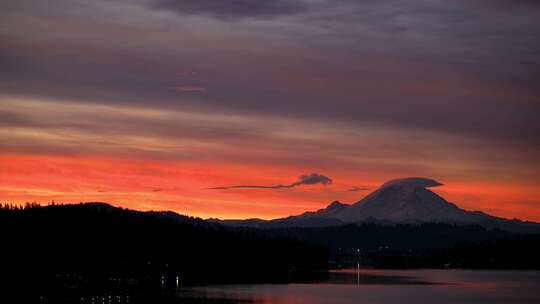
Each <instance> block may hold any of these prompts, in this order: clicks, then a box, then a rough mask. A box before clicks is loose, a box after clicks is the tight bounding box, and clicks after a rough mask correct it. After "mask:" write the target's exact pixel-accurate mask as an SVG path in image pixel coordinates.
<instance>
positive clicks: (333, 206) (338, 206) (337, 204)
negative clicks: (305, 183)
mask: <svg viewBox="0 0 540 304" xmlns="http://www.w3.org/2000/svg"><path fill="white" fill-rule="evenodd" d="M345 206H348V205H347V204H343V203H342V202H340V201H333V202H331V203H330V204H329V205H328V206H327V207H326V210H328V211H330V210H338V209H342V208H343V207H345Z"/></svg>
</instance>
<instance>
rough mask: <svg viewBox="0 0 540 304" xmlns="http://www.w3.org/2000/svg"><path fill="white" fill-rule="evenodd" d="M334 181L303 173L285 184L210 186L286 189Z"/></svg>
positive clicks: (216, 188)
mask: <svg viewBox="0 0 540 304" xmlns="http://www.w3.org/2000/svg"><path fill="white" fill-rule="evenodd" d="M331 183H332V179H331V178H329V177H327V176H324V175H321V174H318V173H311V174H306V175H301V176H300V177H299V179H298V181H296V182H294V183H291V184H285V185H270V186H265V185H235V186H225V187H213V188H208V189H210V190H226V189H239V188H256V189H284V188H293V187H298V186H301V185H315V184H322V185H325V186H326V185H329V184H331Z"/></svg>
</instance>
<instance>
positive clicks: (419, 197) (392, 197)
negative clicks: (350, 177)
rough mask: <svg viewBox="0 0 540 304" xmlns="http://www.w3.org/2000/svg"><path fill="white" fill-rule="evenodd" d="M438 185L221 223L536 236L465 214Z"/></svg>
mask: <svg viewBox="0 0 540 304" xmlns="http://www.w3.org/2000/svg"><path fill="white" fill-rule="evenodd" d="M440 185H442V183H440V182H438V181H436V180H434V179H430V178H423V177H408V178H402V179H394V180H390V181H388V182H386V183H384V184H383V185H382V186H381V187H379V188H378V189H376V190H375V191H373V192H371V193H370V194H368V195H367V196H366V197H364V198H363V199H361V200H360V201H358V202H356V203H353V204H350V205H349V204H343V203H341V202H338V201H334V202H332V203H330V204H329V205H328V206H327V207H326V208H324V209H319V210H317V211H314V212H305V213H303V214H300V215H297V216H289V217H285V218H279V219H274V220H269V221H265V220H260V219H250V220H225V221H219V222H220V223H223V224H226V225H231V226H249V227H260V228H282V227H324V226H336V225H343V224H348V223H376V224H383V225H393V224H420V223H445V224H454V225H479V226H482V227H484V228H488V229H501V230H506V231H511V232H522V233H523V232H525V233H527V232H531V233H539V232H540V224H539V223H535V222H526V221H521V220H517V219H512V220H510V219H504V218H500V217H495V216H492V215H489V214H486V213H483V212H480V211H467V210H464V209H461V208H459V207H458V206H456V205H455V204H453V203H450V202H448V201H446V200H445V199H444V198H442V197H441V196H439V195H438V194H436V193H434V192H433V191H430V190H429V189H428V188H431V187H437V186H440Z"/></svg>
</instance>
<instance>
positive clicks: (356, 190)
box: [347, 187, 369, 192]
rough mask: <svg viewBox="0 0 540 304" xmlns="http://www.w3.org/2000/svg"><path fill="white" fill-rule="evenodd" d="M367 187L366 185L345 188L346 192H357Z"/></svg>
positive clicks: (365, 189)
mask: <svg viewBox="0 0 540 304" xmlns="http://www.w3.org/2000/svg"><path fill="white" fill-rule="evenodd" d="M367 190H369V188H366V187H351V188H349V189H347V192H359V191H367Z"/></svg>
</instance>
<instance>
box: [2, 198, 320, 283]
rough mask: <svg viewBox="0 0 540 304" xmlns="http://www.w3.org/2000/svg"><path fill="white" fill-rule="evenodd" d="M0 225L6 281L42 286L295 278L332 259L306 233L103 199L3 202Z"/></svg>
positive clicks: (309, 272)
mask: <svg viewBox="0 0 540 304" xmlns="http://www.w3.org/2000/svg"><path fill="white" fill-rule="evenodd" d="M0 231H2V249H1V250H0V255H1V257H0V269H1V274H0V275H1V276H2V279H3V280H4V285H3V286H6V284H11V285H12V286H17V285H18V286H25V288H27V287H32V288H41V290H42V291H50V290H52V289H54V288H66V286H67V287H69V286H72V287H77V288H83V287H85V286H87V287H88V286H91V287H92V288H94V287H96V286H97V287H99V286H110V284H111V282H113V283H115V284H116V283H129V284H133V285H137V284H138V283H140V282H144V286H155V287H156V288H158V287H159V286H157V285H160V284H174V280H175V278H176V277H177V276H178V277H179V280H180V283H181V284H182V285H185V284H211V283H234V282H288V281H290V280H297V279H302V278H306V277H309V276H310V274H312V273H315V272H319V271H323V272H324V271H325V270H326V268H327V261H328V252H327V250H326V249H325V248H324V247H323V246H319V245H312V244H310V243H308V242H305V241H299V240H295V239H291V238H286V237H283V236H275V235H272V234H269V233H265V232H263V231H254V230H237V229H230V228H226V227H223V226H221V225H218V224H215V223H208V222H206V221H204V220H201V219H197V218H192V217H186V216H179V215H177V214H174V213H170V212H137V211H132V210H127V209H121V208H115V207H111V206H110V205H107V204H101V203H89V204H77V205H50V206H45V207H40V206H39V205H37V204H28V205H27V206H26V207H24V208H21V207H16V206H11V205H2V206H1V208H0ZM171 278H173V279H171ZM137 288H140V287H137ZM149 288H150V287H149Z"/></svg>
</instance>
